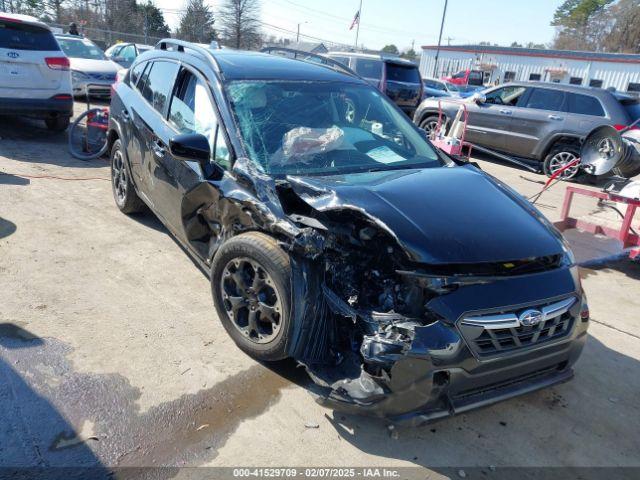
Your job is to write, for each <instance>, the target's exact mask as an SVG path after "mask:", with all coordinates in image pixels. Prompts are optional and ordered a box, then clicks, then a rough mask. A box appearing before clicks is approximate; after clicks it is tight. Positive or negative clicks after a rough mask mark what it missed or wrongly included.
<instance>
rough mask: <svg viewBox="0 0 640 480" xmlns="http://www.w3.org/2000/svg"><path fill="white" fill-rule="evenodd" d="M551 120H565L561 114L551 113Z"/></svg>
mask: <svg viewBox="0 0 640 480" xmlns="http://www.w3.org/2000/svg"><path fill="white" fill-rule="evenodd" d="M549 120H564V117H561V116H559V115H553V114H551V115H549Z"/></svg>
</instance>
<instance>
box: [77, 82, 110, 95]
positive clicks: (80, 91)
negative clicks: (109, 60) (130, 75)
mask: <svg viewBox="0 0 640 480" xmlns="http://www.w3.org/2000/svg"><path fill="white" fill-rule="evenodd" d="M113 83H114V82H113V81H102V80H80V81H78V80H75V79H74V81H73V95H74V96H76V97H77V96H86V95H90V96H92V97H111V86H112V85H113Z"/></svg>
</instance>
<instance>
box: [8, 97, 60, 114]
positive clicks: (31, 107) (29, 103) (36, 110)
mask: <svg viewBox="0 0 640 480" xmlns="http://www.w3.org/2000/svg"><path fill="white" fill-rule="evenodd" d="M0 114H1V115H28V116H34V117H42V118H47V117H55V116H65V117H70V116H72V115H73V100H72V99H71V98H68V99H55V98H45V99H32V98H0Z"/></svg>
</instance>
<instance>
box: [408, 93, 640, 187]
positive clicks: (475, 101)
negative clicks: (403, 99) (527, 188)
mask: <svg viewBox="0 0 640 480" xmlns="http://www.w3.org/2000/svg"><path fill="white" fill-rule="evenodd" d="M441 105H442V108H443V112H444V115H445V118H446V119H449V120H450V119H452V118H454V116H455V114H456V112H457V110H458V108H459V103H455V102H447V100H446V99H444V100H443V101H442V102H441ZM467 108H468V111H469V122H468V126H467V134H466V140H467V141H469V142H471V143H475V144H478V145H480V146H482V147H486V148H489V149H493V150H496V151H498V152H502V153H506V154H509V155H514V156H517V157H523V158H527V159H531V160H537V161H540V162H542V163H543V165H542V166H543V169H544V171H545V173H547V174H549V175H550V174H552V173H554V172H556V171H557V170H558V169H560V168H562V167H563V166H566V165H567V164H568V163H569V162H571V161H573V160H575V159H576V158H578V157H579V155H580V145H581V141H582V139H583V138H584V137H585V136H586V135H587V134H588V133H589V132H591V130H593V129H594V128H596V127H598V126H600V125H603V124H608V125H615V126H616V127H617V128H623V126H626V125H630V124H631V123H632V122H633V121H635V120H636V119H637V118H638V117H639V116H640V103H639V100H638V99H637V98H634V97H631V96H629V95H625V94H622V93H617V92H610V91H607V90H602V89H599V88H591V87H580V86H575V85H564V84H556V83H540V82H521V83H508V84H505V85H501V86H499V87H494V88H490V89H488V90H485V91H483V92H481V93H480V94H476V95H475V96H474V97H471V99H470V100H469V101H468V103H467ZM414 122H415V123H416V124H417V125H419V126H420V128H423V129H424V130H426V131H427V132H428V133H431V132H432V131H433V130H434V129H435V128H436V126H437V122H438V102H437V101H435V100H425V101H424V102H422V104H421V105H420V107H419V108H418V110H417V111H416V115H415V117H414ZM578 174H579V169H578V167H577V166H576V167H572V168H569V169H568V170H565V172H564V173H563V175H564V178H565V179H570V178H574V177H575V176H576V175H578Z"/></svg>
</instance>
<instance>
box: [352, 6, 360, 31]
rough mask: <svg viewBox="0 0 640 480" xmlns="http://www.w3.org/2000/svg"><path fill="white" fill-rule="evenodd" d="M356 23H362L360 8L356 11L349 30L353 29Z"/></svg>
mask: <svg viewBox="0 0 640 480" xmlns="http://www.w3.org/2000/svg"><path fill="white" fill-rule="evenodd" d="M356 23H360V10H358V11H357V12H356V16H355V17H353V22H351V26H350V27H349V30H353V27H355V26H356Z"/></svg>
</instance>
